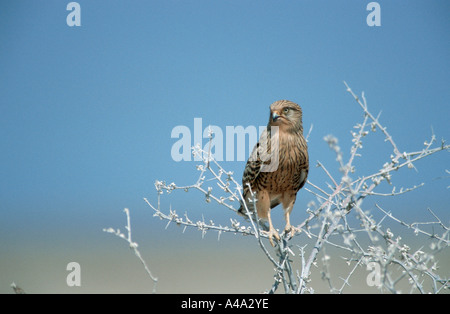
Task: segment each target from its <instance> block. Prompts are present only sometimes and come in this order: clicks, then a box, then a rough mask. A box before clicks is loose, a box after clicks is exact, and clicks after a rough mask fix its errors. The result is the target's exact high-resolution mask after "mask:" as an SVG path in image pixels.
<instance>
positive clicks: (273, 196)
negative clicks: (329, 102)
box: [238, 100, 309, 246]
mask: <svg viewBox="0 0 450 314" xmlns="http://www.w3.org/2000/svg"><path fill="white" fill-rule="evenodd" d="M302 116H303V113H302V108H301V107H300V106H299V105H298V104H296V103H294V102H292V101H289V100H278V101H276V102H274V103H272V104H271V105H270V116H269V122H268V124H267V128H265V130H264V131H263V132H262V133H261V136H260V138H259V141H258V143H257V144H256V145H255V147H254V148H253V151H252V153H251V155H250V157H249V158H248V160H247V163H246V165H245V169H244V173H243V175H242V189H243V195H242V200H241V205H240V208H239V210H238V214H240V215H242V216H244V217H246V218H248V216H249V214H250V215H253V214H254V212H255V203H256V212H257V214H258V218H259V220H260V221H259V223H260V225H262V226H263V227H264V230H262V233H264V234H266V235H267V236H268V238H269V241H270V244H271V245H272V246H275V244H274V242H273V238H275V239H276V240H278V241H280V235H279V234H278V232H277V230H275V228H274V227H273V224H272V219H271V216H270V211H271V209H272V208H274V207H276V206H278V205H279V204H280V203H281V205H282V207H283V209H284V217H285V220H286V226H285V229H284V232H285V234H290V235H291V237H292V236H294V235H295V233H296V232H298V231H299V230H298V229H297V228H295V227H293V226H292V225H291V222H290V214H291V212H292V208H293V207H294V203H295V200H296V197H297V192H298V191H299V190H300V189H301V188H302V187H303V186H304V185H305V183H306V181H307V178H308V171H309V155H308V145H307V142H306V140H305V137H304V136H303V122H302ZM255 201H256V202H255ZM267 223H268V226H267V225H266V224H267ZM267 229H268V230H267Z"/></svg>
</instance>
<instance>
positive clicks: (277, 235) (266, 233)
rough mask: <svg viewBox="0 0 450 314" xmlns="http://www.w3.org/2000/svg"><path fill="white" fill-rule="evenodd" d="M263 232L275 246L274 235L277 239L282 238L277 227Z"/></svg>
mask: <svg viewBox="0 0 450 314" xmlns="http://www.w3.org/2000/svg"><path fill="white" fill-rule="evenodd" d="M262 233H263V234H265V235H267V236H268V237H269V242H270V244H271V245H272V246H273V247H274V246H275V243H274V242H273V237H275V239H276V240H277V241H280V240H281V238H280V235H279V234H278V232H277V231H276V230H275V229H270V230H269V231H262Z"/></svg>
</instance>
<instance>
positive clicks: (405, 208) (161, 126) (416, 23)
mask: <svg viewBox="0 0 450 314" xmlns="http://www.w3.org/2000/svg"><path fill="white" fill-rule="evenodd" d="M68 2H69V1H2V2H1V4H0V38H1V40H0V73H1V75H0V131H1V132H0V147H1V152H2V153H1V155H0V201H1V205H0V210H1V213H2V218H1V219H0V238H1V239H2V243H1V244H0V254H1V255H3V254H10V256H14V254H15V253H14V252H16V251H14V249H12V248H16V250H17V248H19V247H24V249H23V250H25V253H26V249H28V248H29V247H40V246H45V245H54V246H55V247H60V246H64V245H65V244H66V243H73V245H74V246H77V245H81V246H82V245H83V243H85V242H86V239H91V240H92V239H93V238H95V239H97V240H96V241H98V245H103V244H102V243H103V242H102V241H107V240H110V239H109V238H107V237H105V236H104V234H102V233H101V232H100V231H101V228H103V227H108V226H122V223H123V220H122V218H123V217H122V213H121V210H122V209H123V208H124V207H130V208H132V209H135V210H136V211H140V212H141V213H140V214H138V215H141V216H142V217H147V218H145V219H148V220H146V223H147V224H148V226H150V228H153V229H157V230H160V229H161V230H162V229H163V226H164V225H161V224H160V223H157V222H154V220H152V219H151V213H150V212H147V211H146V207H145V204H144V203H143V201H142V197H149V198H152V197H153V199H154V188H153V184H154V181H155V180H157V179H158V180H166V181H168V182H172V181H175V182H179V183H180V184H186V183H189V182H193V181H194V180H195V175H196V172H195V170H193V169H194V165H195V163H194V162H179V163H177V162H174V161H173V160H172V158H171V155H170V153H171V147H172V145H173V144H174V142H175V141H176V140H175V139H172V138H171V136H170V134H171V131H172V129H173V128H174V127H175V126H177V125H186V126H188V127H190V128H193V122H194V118H196V117H200V118H202V121H203V125H204V127H206V126H207V125H208V124H213V125H217V126H219V127H221V128H223V129H224V130H225V127H226V126H229V125H231V126H235V125H243V126H248V125H255V126H259V125H265V124H266V120H267V116H268V106H269V105H270V104H271V103H272V102H274V101H276V100H279V99H289V100H292V101H295V102H297V103H299V104H300V105H301V106H302V107H303V112H304V118H303V120H304V125H305V129H309V126H310V125H311V124H313V125H314V128H313V132H312V134H311V136H310V142H309V146H310V158H311V164H312V165H314V164H315V161H316V160H320V161H321V162H323V163H325V164H326V165H329V168H331V169H336V167H335V166H334V156H333V154H332V153H331V152H330V151H329V150H328V148H327V146H326V144H325V143H324V141H323V137H324V136H325V135H327V134H333V135H335V136H336V137H338V138H339V140H340V143H342V147H343V149H344V152H345V153H346V152H348V148H349V147H350V144H351V142H350V140H351V136H350V133H349V131H350V130H351V129H352V126H353V125H354V124H355V123H356V122H359V121H361V117H362V115H361V111H360V110H359V108H358V107H357V105H356V104H355V103H354V101H353V99H352V98H351V96H350V95H349V94H347V93H346V91H345V86H344V84H343V83H342V82H343V81H344V80H345V81H347V83H348V84H349V85H350V86H351V87H352V89H353V90H354V91H355V92H356V93H358V94H360V93H361V91H365V94H366V97H367V100H368V103H369V107H370V108H371V109H372V111H373V113H374V114H377V113H378V112H380V111H382V116H381V117H382V122H384V124H385V125H386V126H388V130H389V131H390V132H391V134H392V135H393V136H394V139H395V140H396V142H397V144H398V145H399V148H400V150H404V151H408V150H420V149H422V148H423V142H424V141H425V140H427V139H429V137H430V135H431V127H433V130H434V132H435V134H436V136H437V138H438V139H439V140H440V139H441V138H446V139H449V138H450V132H449V123H448V117H449V116H450V109H449V103H450V88H449V86H450V76H449V73H450V58H449V55H450V36H449V33H448V30H449V29H450V21H449V19H448V12H449V9H450V4H449V2H448V1H446V0H443V1H436V0H433V1H408V2H398V1H378V3H379V4H380V5H381V23H382V24H381V26H380V27H369V26H367V24H366V17H367V14H368V13H369V12H368V11H366V5H367V3H369V1H361V0H351V1H300V0H296V1H267V0H262V1H203V0H195V1H172V0H164V1H132V2H131V1H116V0H115V1H111V0H108V1H82V0H80V1H78V3H79V4H80V6H81V26H80V27H69V26H67V24H66V17H67V14H68V13H69V11H66V5H67V3H68ZM376 136H377V140H373V142H370V146H368V147H367V148H366V149H367V150H366V151H365V150H363V151H362V154H363V158H361V160H362V161H361V162H360V167H361V171H362V173H363V174H364V173H365V172H364V170H365V169H367V170H369V169H370V170H373V169H378V168H379V167H381V165H382V163H384V161H386V156H388V154H389V150H388V149H386V147H387V146H386V145H387V144H386V143H384V142H383V139H382V137H380V134H377V135H376ZM365 152H366V154H365ZM364 154H365V155H364ZM448 156H449V155H448V153H446V152H443V153H440V154H439V155H438V156H433V157H431V158H430V159H429V160H428V161H423V162H419V163H418V164H417V169H418V170H419V172H417V173H416V172H414V171H409V172H408V171H406V172H405V173H406V174H405V175H403V176H402V175H401V174H399V179H398V180H399V181H397V183H398V185H399V186H405V187H407V186H411V185H413V184H418V183H420V182H425V183H426V186H425V187H424V188H423V191H419V192H418V193H416V194H414V195H412V196H410V198H408V197H404V198H400V199H399V200H398V201H396V200H393V201H392V203H388V205H390V206H394V207H395V208H398V211H399V212H400V213H408V215H409V216H410V217H415V215H417V216H419V215H421V214H420V213H421V212H422V211H424V210H425V209H426V208H427V207H428V206H429V207H431V208H433V209H435V210H436V211H437V212H438V213H440V214H441V218H443V220H444V221H448V220H449V214H448V204H449V202H450V197H449V192H448V189H446V187H447V186H448V185H450V184H449V181H448V179H445V178H444V179H439V180H436V178H438V177H443V176H445V175H446V174H445V169H450V163H449V157H448ZM344 157H345V156H344ZM224 166H225V167H227V168H228V169H230V170H233V171H234V172H235V173H236V177H237V179H238V180H240V179H241V173H242V171H243V168H244V162H226V163H224ZM322 178H323V177H321V174H320V171H319V170H316V168H314V169H312V171H311V172H310V180H312V181H313V182H318V181H319V182H320V180H321V179H322ZM301 193H304V194H303V195H305V201H304V202H303V203H302V202H299V204H297V208H298V209H297V212H298V214H297V216H296V217H297V219H298V220H301V219H302V218H303V214H304V211H302V210H301V209H303V208H304V206H305V204H306V201H307V200H309V199H311V197H310V196H309V195H307V194H306V192H301ZM174 200H178V201H180V202H182V204H186V206H189V208H192V209H193V210H194V211H197V213H201V212H202V209H201V208H202V206H204V204H205V203H204V202H203V198H202V197H197V196H196V194H193V195H190V194H183V195H181V196H174ZM212 216H213V217H214V215H212ZM213 217H212V218H213ZM158 228H159V229H158ZM105 238H106V239H105ZM44 243H45V245H44ZM5 252H7V253H5ZM30 252H31V251H30ZM30 254H31V253H30ZM0 263H1V262H0ZM6 280H9V278H8V279H5V281H6ZM9 283H10V282H8V285H9ZM0 284H1V285H4V282H2V281H0ZM0 289H1V288H0Z"/></svg>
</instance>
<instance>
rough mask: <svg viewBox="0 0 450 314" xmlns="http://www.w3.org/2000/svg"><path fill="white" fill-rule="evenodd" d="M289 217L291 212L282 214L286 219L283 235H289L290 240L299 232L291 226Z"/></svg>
mask: <svg viewBox="0 0 450 314" xmlns="http://www.w3.org/2000/svg"><path fill="white" fill-rule="evenodd" d="M290 215H291V211H290V210H289V211H286V212H285V213H284V217H285V219H286V227H284V233H285V234H288V233H289V234H290V236H291V238H292V237H293V236H294V235H295V233H296V232H300V229H298V228H296V227H294V226H292V225H291V221H290V219H289V217H290Z"/></svg>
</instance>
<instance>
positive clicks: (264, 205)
mask: <svg viewBox="0 0 450 314" xmlns="http://www.w3.org/2000/svg"><path fill="white" fill-rule="evenodd" d="M256 207H257V210H258V216H259V218H260V219H262V220H263V221H267V222H268V223H269V231H261V233H262V234H265V235H267V236H268V237H269V241H270V244H271V245H272V246H275V244H274V242H273V238H274V237H275V239H277V240H280V235H279V234H278V232H277V231H276V230H275V228H274V227H273V225H272V219H271V218H270V197H269V194H268V193H267V191H264V190H263V191H259V193H258V202H257V203H256Z"/></svg>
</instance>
